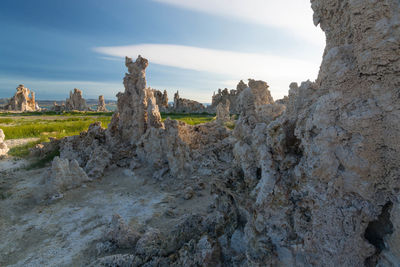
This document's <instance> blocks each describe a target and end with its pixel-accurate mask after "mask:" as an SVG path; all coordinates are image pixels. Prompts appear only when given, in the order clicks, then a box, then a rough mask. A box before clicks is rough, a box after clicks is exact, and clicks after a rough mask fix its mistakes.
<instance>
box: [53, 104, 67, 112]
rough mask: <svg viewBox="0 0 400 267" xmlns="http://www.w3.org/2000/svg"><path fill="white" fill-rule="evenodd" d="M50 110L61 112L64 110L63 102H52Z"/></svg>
mask: <svg viewBox="0 0 400 267" xmlns="http://www.w3.org/2000/svg"><path fill="white" fill-rule="evenodd" d="M51 110H53V111H57V112H61V111H64V110H65V104H64V103H62V104H61V105H59V104H57V102H54V103H53V106H52V107H51Z"/></svg>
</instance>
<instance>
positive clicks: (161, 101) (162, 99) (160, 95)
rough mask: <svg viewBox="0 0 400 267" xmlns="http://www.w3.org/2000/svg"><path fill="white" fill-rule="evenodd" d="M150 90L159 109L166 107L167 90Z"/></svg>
mask: <svg viewBox="0 0 400 267" xmlns="http://www.w3.org/2000/svg"><path fill="white" fill-rule="evenodd" d="M151 91H153V94H154V97H155V98H156V103H157V106H158V107H159V108H160V109H161V110H165V109H166V108H168V93H167V91H166V90H164V92H161V91H159V90H156V89H151Z"/></svg>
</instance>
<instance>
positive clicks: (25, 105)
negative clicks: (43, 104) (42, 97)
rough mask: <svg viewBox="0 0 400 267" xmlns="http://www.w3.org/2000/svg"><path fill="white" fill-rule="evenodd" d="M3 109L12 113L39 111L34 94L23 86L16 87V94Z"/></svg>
mask: <svg viewBox="0 0 400 267" xmlns="http://www.w3.org/2000/svg"><path fill="white" fill-rule="evenodd" d="M5 109H7V110H12V111H36V110H40V108H39V105H38V104H37V103H36V102H35V93H34V92H33V91H30V90H29V89H28V88H26V87H25V86H24V85H23V84H20V85H19V86H18V87H17V92H16V93H15V95H14V96H13V97H12V98H11V99H10V101H9V102H8V104H7V105H6V106H5Z"/></svg>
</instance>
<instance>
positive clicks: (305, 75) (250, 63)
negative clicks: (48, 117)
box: [94, 44, 320, 97]
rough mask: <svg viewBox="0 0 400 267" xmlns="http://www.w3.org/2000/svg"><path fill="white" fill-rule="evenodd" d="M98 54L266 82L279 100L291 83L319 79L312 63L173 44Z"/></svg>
mask: <svg viewBox="0 0 400 267" xmlns="http://www.w3.org/2000/svg"><path fill="white" fill-rule="evenodd" d="M94 50H95V51H96V52H98V53H101V54H103V55H106V56H108V57H109V56H114V57H117V58H118V57H125V56H130V57H133V58H136V57H137V55H139V54H140V55H142V56H144V57H145V58H147V59H149V61H150V63H155V64H160V65H165V66H170V67H177V68H182V69H189V70H195V71H203V72H209V73H218V74H223V75H226V76H228V79H230V80H237V81H238V80H239V79H247V78H255V79H262V80H265V81H267V82H268V83H269V84H270V85H271V89H272V90H273V91H272V92H273V94H275V95H276V96H278V95H279V97H281V96H283V95H284V94H285V93H286V92H287V88H288V85H289V84H290V82H292V81H303V80H307V79H315V78H316V77H317V73H318V66H319V64H320V62H308V61H302V60H296V59H290V58H286V57H282V56H276V55H269V54H255V53H241V52H233V51H225V50H216V49H207V48H200V47H193V46H183V45H171V44H140V45H131V46H112V47H96V48H94ZM274 87H275V88H274ZM274 90H275V92H274ZM278 91H281V92H280V93H279V92H278Z"/></svg>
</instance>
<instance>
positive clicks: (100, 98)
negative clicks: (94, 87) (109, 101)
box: [97, 95, 108, 112]
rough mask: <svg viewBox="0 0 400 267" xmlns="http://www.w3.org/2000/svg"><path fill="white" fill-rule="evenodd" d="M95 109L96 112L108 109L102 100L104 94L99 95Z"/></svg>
mask: <svg viewBox="0 0 400 267" xmlns="http://www.w3.org/2000/svg"><path fill="white" fill-rule="evenodd" d="M97 111H98V112H106V111H108V110H107V108H106V102H105V101H104V96H103V95H100V96H99V103H98V104H97Z"/></svg>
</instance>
